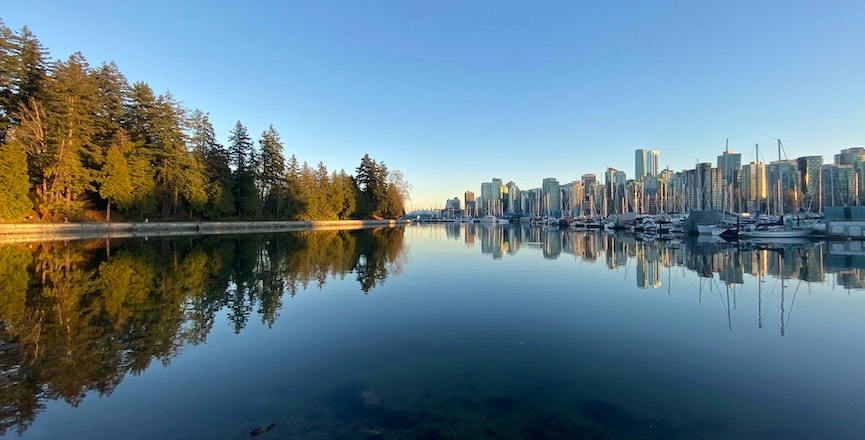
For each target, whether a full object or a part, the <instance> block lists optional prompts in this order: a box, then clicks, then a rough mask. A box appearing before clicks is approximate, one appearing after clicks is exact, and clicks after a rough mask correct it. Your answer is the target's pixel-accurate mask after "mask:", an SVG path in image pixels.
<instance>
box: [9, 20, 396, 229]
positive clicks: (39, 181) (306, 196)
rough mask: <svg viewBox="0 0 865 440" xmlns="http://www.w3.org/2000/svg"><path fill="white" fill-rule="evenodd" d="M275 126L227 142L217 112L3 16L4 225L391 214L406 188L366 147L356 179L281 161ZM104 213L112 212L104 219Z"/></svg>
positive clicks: (235, 132) (239, 131) (240, 130)
mask: <svg viewBox="0 0 865 440" xmlns="http://www.w3.org/2000/svg"><path fill="white" fill-rule="evenodd" d="M284 151H285V145H284V144H283V142H282V140H281V137H280V134H279V132H278V131H277V130H276V128H274V126H273V125H270V126H269V127H268V128H267V129H266V130H264V131H263V132H262V133H261V136H260V138H259V139H258V140H257V142H256V141H255V140H253V138H252V137H251V136H250V134H249V130H248V129H247V127H246V126H244V125H243V124H242V123H241V122H240V121H237V123H236V124H235V125H234V127H233V128H232V129H231V132H230V136H229V138H228V145H227V146H223V145H221V144H220V143H219V142H218V141H217V140H216V135H215V129H214V127H213V125H212V124H211V122H210V118H209V115H208V114H207V113H205V112H203V111H201V110H199V109H194V110H189V109H187V108H185V107H184V106H183V105H182V104H181V103H180V102H179V101H178V100H177V99H176V98H175V97H174V96H173V95H172V94H171V93H170V92H168V91H166V92H164V93H161V94H157V93H156V92H154V91H153V89H152V88H151V87H150V86H149V85H148V84H147V83H145V82H141V81H139V82H135V83H134V84H131V85H130V84H129V83H128V82H127V80H126V78H125V76H124V75H123V74H122V73H121V72H120V69H119V68H118V67H117V65H115V64H114V63H113V62H112V63H103V64H101V65H100V66H99V67H96V68H94V67H92V66H91V65H90V63H89V62H88V61H87V59H86V58H85V57H84V55H82V54H81V53H79V52H76V53H74V54H72V55H70V56H69V57H68V58H66V59H65V60H57V61H51V60H50V59H49V55H48V51H47V50H46V49H45V48H44V47H43V46H42V45H41V43H40V42H39V40H38V39H37V38H36V36H35V35H33V33H32V32H31V31H30V30H29V29H28V28H27V27H24V28H22V29H21V30H20V31H17V32H16V31H13V30H11V29H9V28H7V27H6V26H5V24H4V23H3V22H2V21H0V153H2V154H0V174H2V175H0V177H2V179H3V181H4V182H10V183H11V185H10V187H9V188H8V191H7V193H5V194H2V195H0V197H2V200H0V201H2V202H4V203H2V205H3V206H2V207H0V220H5V221H22V220H24V219H25V218H26V217H30V216H31V214H32V215H35V217H36V218H39V219H41V220H44V221H52V220H57V219H63V218H65V219H70V220H85V219H88V218H94V217H95V216H98V218H104V219H105V220H109V221H110V220H111V219H112V218H114V219H118V218H119V219H121V220H123V219H127V220H129V219H131V220H137V219H140V218H143V217H150V218H155V219H156V218H159V219H185V218H192V219H205V220H208V219H213V220H225V219H251V220H255V219H275V220H294V219H319V220H325V219H347V218H395V217H398V216H400V215H402V214H403V213H404V204H405V202H406V201H407V200H408V189H409V188H410V186H409V185H408V184H407V183H406V182H405V181H404V179H403V176H402V173H400V172H399V171H389V170H388V168H387V166H385V164H384V162H377V161H376V160H374V159H372V158H371V157H370V156H369V155H368V154H367V155H364V156H363V158H362V159H361V162H360V165H359V166H358V168H357V177H355V176H351V175H348V174H346V172H345V171H344V170H340V171H339V172H336V171H333V172H330V171H329V170H328V167H327V166H326V165H325V164H324V163H322V162H318V163H317V164H316V165H315V166H314V167H313V166H310V165H309V164H308V163H306V162H303V163H301V162H300V161H299V160H298V159H297V158H296V157H295V156H294V155H291V156H290V157H289V158H288V159H286V156H285V153H284ZM99 213H104V214H99Z"/></svg>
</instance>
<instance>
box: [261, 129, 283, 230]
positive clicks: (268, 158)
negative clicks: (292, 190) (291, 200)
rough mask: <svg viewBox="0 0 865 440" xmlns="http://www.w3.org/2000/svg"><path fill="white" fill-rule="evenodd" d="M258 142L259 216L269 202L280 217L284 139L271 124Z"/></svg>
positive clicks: (270, 206) (270, 207)
mask: <svg viewBox="0 0 865 440" xmlns="http://www.w3.org/2000/svg"><path fill="white" fill-rule="evenodd" d="M258 143H259V146H260V151H261V153H260V155H259V157H258V167H257V168H258V171H257V173H256V177H257V179H256V187H257V188H258V198H259V203H260V205H261V208H260V210H259V217H260V216H261V215H262V214H263V212H262V211H263V209H264V205H265V204H267V205H269V206H268V208H269V209H273V211H274V212H275V214H276V217H277V218H278V217H279V214H280V212H279V211H280V208H281V206H280V205H281V204H282V203H281V198H282V197H281V194H282V192H283V191H284V188H285V156H283V154H282V149H283V145H282V141H281V140H280V139H279V133H277V131H276V129H275V128H273V125H271V126H270V127H269V128H268V129H267V130H266V131H265V132H263V133H261V139H260V140H259V141H258Z"/></svg>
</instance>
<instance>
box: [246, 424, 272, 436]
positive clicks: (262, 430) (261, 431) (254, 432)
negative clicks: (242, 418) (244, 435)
mask: <svg viewBox="0 0 865 440" xmlns="http://www.w3.org/2000/svg"><path fill="white" fill-rule="evenodd" d="M273 428H276V423H271V424H269V425H264V426H259V427H257V428H254V429H253V430H252V431H249V435H250V436H251V437H257V436H259V435H261V434H264V433H265V432H269V431H270V430H271V429H273Z"/></svg>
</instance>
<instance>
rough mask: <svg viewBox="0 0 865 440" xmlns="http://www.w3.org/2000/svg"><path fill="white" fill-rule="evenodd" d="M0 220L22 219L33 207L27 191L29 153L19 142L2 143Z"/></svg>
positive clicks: (0, 146)
mask: <svg viewBox="0 0 865 440" xmlns="http://www.w3.org/2000/svg"><path fill="white" fill-rule="evenodd" d="M0 182H3V186H4V188H3V190H2V191H0V220H22V219H23V217H24V216H25V215H27V213H29V212H30V211H31V210H32V209H33V202H31V201H30V198H29V197H28V195H27V193H28V192H29V190H30V185H29V184H28V182H27V155H26V154H25V153H24V147H22V146H21V145H20V144H18V143H14V144H6V145H3V144H0Z"/></svg>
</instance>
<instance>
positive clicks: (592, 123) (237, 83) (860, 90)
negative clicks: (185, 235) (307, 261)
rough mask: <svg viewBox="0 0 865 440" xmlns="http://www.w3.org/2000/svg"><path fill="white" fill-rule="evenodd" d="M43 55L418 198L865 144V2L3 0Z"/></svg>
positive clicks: (419, 202) (433, 202) (223, 134)
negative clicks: (393, 182) (657, 162)
mask: <svg viewBox="0 0 865 440" xmlns="http://www.w3.org/2000/svg"><path fill="white" fill-rule="evenodd" d="M0 18H2V19H3V20H4V21H5V22H6V25H7V26H9V27H11V28H13V29H18V28H20V27H21V26H23V25H27V26H29V27H30V28H31V30H32V31H33V32H34V33H35V34H36V36H37V37H38V38H39V39H40V41H41V42H42V44H43V45H44V46H46V47H47V48H48V49H49V50H50V52H51V56H52V58H53V59H59V58H66V57H68V56H69V55H70V54H71V53H73V52H75V51H80V52H82V53H83V54H84V56H85V57H86V58H87V59H88V61H90V63H91V64H92V65H94V66H97V65H99V64H100V63H101V62H103V61H115V62H116V63H117V65H118V66H119V68H120V70H121V71H122V72H123V73H124V74H125V75H126V76H127V78H128V80H129V81H130V82H135V81H144V82H146V83H148V84H150V86H152V87H153V89H154V90H155V91H156V92H157V93H161V92H164V91H167V90H170V91H171V93H173V94H174V96H175V97H176V98H177V99H178V100H180V101H181V102H183V104H184V105H185V106H186V107H188V108H190V109H194V108H200V109H201V110H203V111H205V112H208V113H210V116H211V121H212V122H213V123H214V125H215V127H216V130H217V135H218V136H219V138H220V140H221V141H223V142H226V139H227V137H228V132H229V130H230V129H231V128H232V126H233V125H234V122H235V121H237V120H240V121H241V122H242V123H243V124H244V125H245V126H246V127H247V128H248V129H249V132H250V134H252V135H253V137H254V138H255V139H257V138H258V137H259V135H260V134H261V132H262V131H264V130H265V129H266V128H267V127H268V125H270V124H273V125H274V127H275V128H276V129H277V130H278V131H279V133H280V134H281V136H282V140H283V141H284V143H285V146H286V156H289V155H291V154H296V155H297V157H298V159H299V160H301V161H307V162H309V163H310V164H315V163H317V162H318V161H323V162H324V163H325V165H327V166H328V168H329V169H331V170H339V169H345V170H346V171H347V172H349V173H352V174H353V173H354V170H355V168H356V167H357V165H358V164H359V163H360V158H361V157H362V156H363V155H364V154H366V153H368V154H370V156H371V157H372V158H374V159H376V160H378V161H383V162H385V163H386V164H387V165H388V166H389V167H390V168H391V169H398V170H400V171H402V172H403V174H404V175H405V178H406V180H408V181H409V182H410V183H411V184H412V185H413V191H412V202H411V206H410V207H412V208H415V209H417V208H427V207H433V206H434V207H443V205H444V199H445V198H452V197H454V196H458V197H459V198H460V199H462V198H463V193H464V192H465V191H466V190H472V191H474V192H475V193H479V192H480V184H481V182H484V181H489V180H490V179H491V178H493V177H500V178H502V179H503V180H504V181H505V182H508V181H511V180H513V181H514V182H516V183H517V184H518V185H519V186H520V188H522V189H529V188H534V187H538V186H540V182H541V179H543V178H544V177H556V178H558V179H559V181H560V182H563V183H564V182H569V181H572V180H575V179H578V178H579V177H580V176H581V175H582V174H585V173H595V174H598V175H599V176H602V175H603V172H604V170H605V169H606V167H608V166H612V167H615V168H617V169H621V170H624V171H626V172H627V174H628V176H629V177H630V176H632V175H633V172H634V150H635V149H636V148H655V149H658V150H660V152H661V156H660V158H661V167H662V168H663V167H666V166H669V167H670V168H672V169H674V170H681V169H685V168H692V167H693V166H694V164H695V163H697V161H698V160H699V161H711V162H713V163H714V162H715V161H716V156H717V155H718V154H720V152H721V151H722V150H723V148H724V139H725V138H729V139H730V146H731V149H733V150H736V151H740V152H742V153H743V161H744V162H748V161H751V160H754V152H753V151H754V144H755V143H760V144H761V145H763V146H766V147H767V148H766V152H765V160H774V159H775V158H776V152H775V148H774V145H775V140H774V139H775V138H780V139H781V140H782V142H783V144H784V147H785V150H786V155H787V157H788V158H795V157H798V156H802V155H810V154H821V155H825V156H826V160H827V161H831V160H832V154H834V153H836V152H838V150H839V149H841V148H847V147H851V146H861V145H863V144H865V2H863V1H861V0H859V1H856V0H853V1H840V2H832V1H830V2H826V1H809V2H802V1H768V0H757V1H753V0H751V1H715V2H706V1H651V0H649V1H641V0H632V1H576V0H574V1H561V2H553V1H542V2H526V1H502V0H496V1H442V0H436V1H399V2H397V1H379V0H369V1H358V0H349V1H286V2H281V1H266V2H265V1H247V2H236V1H233V2H223V1H186V0H173V1H170V2H166V1H148V2H125V1H87V0H79V1H74V2H71V1H55V0H51V1H46V0H43V1H29V2H24V1H15V2H5V4H4V5H3V8H2V12H0Z"/></svg>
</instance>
